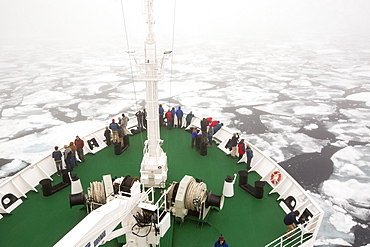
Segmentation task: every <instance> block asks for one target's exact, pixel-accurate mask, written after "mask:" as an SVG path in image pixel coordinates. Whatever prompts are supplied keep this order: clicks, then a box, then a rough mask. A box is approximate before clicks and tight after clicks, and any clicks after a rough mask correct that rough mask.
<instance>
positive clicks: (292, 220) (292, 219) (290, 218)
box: [283, 210, 306, 238]
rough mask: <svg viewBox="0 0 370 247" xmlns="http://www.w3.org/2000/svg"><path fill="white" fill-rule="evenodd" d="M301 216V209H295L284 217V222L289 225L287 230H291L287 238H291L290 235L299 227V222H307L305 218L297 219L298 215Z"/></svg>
mask: <svg viewBox="0 0 370 247" xmlns="http://www.w3.org/2000/svg"><path fill="white" fill-rule="evenodd" d="M298 216H299V211H298V210H295V211H292V212H290V213H289V214H287V215H285V217H284V220H283V221H284V224H285V225H286V226H287V227H288V230H287V231H286V232H287V233H288V232H289V234H287V238H290V236H292V235H293V233H294V231H293V230H294V229H295V228H296V227H297V226H296V225H298V224H302V223H303V222H305V220H306V219H305V218H302V217H301V218H299V220H298V221H297V219H296V217H298Z"/></svg>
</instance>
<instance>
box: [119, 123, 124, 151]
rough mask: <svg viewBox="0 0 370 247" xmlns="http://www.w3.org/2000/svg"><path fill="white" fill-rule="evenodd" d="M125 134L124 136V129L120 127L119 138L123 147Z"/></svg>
mask: <svg viewBox="0 0 370 247" xmlns="http://www.w3.org/2000/svg"><path fill="white" fill-rule="evenodd" d="M123 136H124V133H123V129H122V128H118V140H119V142H120V143H121V147H123V146H124V145H125V142H124V141H123Z"/></svg>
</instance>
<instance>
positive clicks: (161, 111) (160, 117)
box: [158, 105, 164, 126]
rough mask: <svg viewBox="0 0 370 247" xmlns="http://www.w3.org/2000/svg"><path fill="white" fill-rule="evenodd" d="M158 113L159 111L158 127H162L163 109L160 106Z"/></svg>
mask: <svg viewBox="0 0 370 247" xmlns="http://www.w3.org/2000/svg"><path fill="white" fill-rule="evenodd" d="M158 111H159V126H163V119H164V109H163V107H162V105H159V108H158Z"/></svg>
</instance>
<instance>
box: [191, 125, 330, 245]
mask: <svg viewBox="0 0 370 247" xmlns="http://www.w3.org/2000/svg"><path fill="white" fill-rule="evenodd" d="M192 125H193V126H194V127H200V119H199V118H198V119H194V121H192ZM189 127H190V126H189ZM232 135H233V132H232V131H231V130H230V129H228V128H226V127H224V126H223V127H221V129H220V130H219V131H218V132H217V133H216V134H215V135H214V137H215V138H214V139H215V141H216V142H217V143H219V145H218V148H219V149H221V150H223V151H224V152H225V153H227V154H228V153H229V150H228V149H227V148H226V147H225V146H226V143H227V142H228V140H229V139H230V138H231V137H232ZM240 138H243V139H245V140H248V136H240ZM246 143H248V144H250V145H251V148H252V150H253V156H254V157H253V159H252V162H251V169H250V170H249V172H253V171H254V172H257V173H258V174H259V175H260V176H261V181H265V182H266V183H268V184H269V185H270V186H271V188H272V189H271V191H270V192H269V194H272V193H278V194H279V197H278V199H277V200H278V201H280V203H279V206H280V207H281V208H282V209H283V211H284V212H285V213H289V212H291V211H294V210H298V211H299V212H301V215H302V216H304V217H306V218H309V219H310V220H309V223H307V224H306V225H307V226H309V227H307V228H306V232H307V229H309V231H310V234H311V235H310V237H307V236H304V240H305V241H303V242H304V243H303V244H302V245H301V246H313V242H314V241H315V239H316V237H317V233H318V231H319V228H320V225H321V222H322V219H323V217H324V211H323V210H322V209H321V207H320V206H319V205H318V204H317V203H316V202H315V200H313V199H312V198H311V196H310V194H309V193H308V192H307V191H306V190H305V189H303V188H302V186H301V185H300V184H299V183H298V182H297V181H296V180H295V179H294V178H293V177H292V176H291V175H290V174H289V173H288V172H286V171H285V170H284V169H283V168H282V167H281V166H280V165H278V164H277V163H276V162H275V161H274V160H272V159H271V158H270V157H269V156H267V155H265V154H264V153H263V152H262V151H261V150H259V149H258V148H257V147H256V146H254V145H253V144H251V143H249V142H246ZM240 162H246V157H245V155H244V156H243V157H242V159H241V160H240V161H239V163H240ZM274 174H277V175H278V181H274V179H273V178H274ZM306 232H305V233H306ZM283 236H284V235H283ZM302 238H303V237H302Z"/></svg>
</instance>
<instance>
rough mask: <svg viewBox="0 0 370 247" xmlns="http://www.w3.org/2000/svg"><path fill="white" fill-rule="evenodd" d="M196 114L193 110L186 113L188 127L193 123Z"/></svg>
mask: <svg viewBox="0 0 370 247" xmlns="http://www.w3.org/2000/svg"><path fill="white" fill-rule="evenodd" d="M193 117H194V114H193V112H192V111H190V113H189V114H188V115H186V127H188V126H189V125H190V123H191V120H192V119H193Z"/></svg>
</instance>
